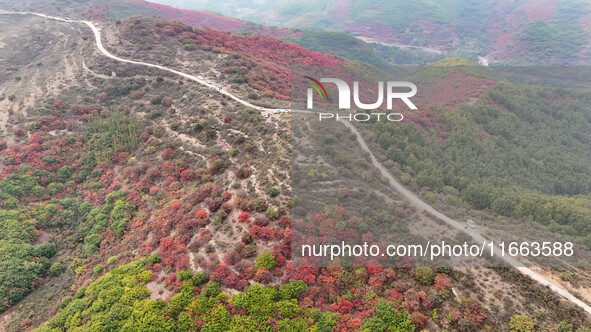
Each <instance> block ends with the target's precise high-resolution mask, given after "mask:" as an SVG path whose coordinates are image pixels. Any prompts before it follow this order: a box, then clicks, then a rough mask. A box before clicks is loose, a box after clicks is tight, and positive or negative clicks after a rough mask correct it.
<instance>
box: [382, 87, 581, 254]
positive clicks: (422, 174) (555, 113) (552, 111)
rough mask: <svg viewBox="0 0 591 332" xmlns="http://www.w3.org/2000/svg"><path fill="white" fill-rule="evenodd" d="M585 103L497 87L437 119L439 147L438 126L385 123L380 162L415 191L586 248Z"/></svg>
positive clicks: (572, 96) (576, 97)
mask: <svg viewBox="0 0 591 332" xmlns="http://www.w3.org/2000/svg"><path fill="white" fill-rule="evenodd" d="M589 103H591V100H590V99H589V96H588V94H587V93H584V92H576V91H566V90H548V89H542V88H528V87H517V86H514V85H509V84H501V85H499V86H497V87H495V88H494V89H493V90H491V91H490V92H489V93H488V94H487V97H486V98H484V99H483V100H481V101H480V102H478V103H476V104H475V105H471V106H462V107H460V108H459V109H457V110H455V111H453V112H447V113H441V114H440V116H439V117H438V120H437V122H438V123H440V124H442V125H444V126H443V127H441V126H440V127H438V128H447V130H446V132H444V133H443V137H444V138H443V139H441V136H438V135H441V134H442V133H441V132H440V133H436V130H435V128H436V127H437V126H435V124H433V127H431V128H429V127H422V128H421V130H419V129H418V126H415V125H412V124H409V125H403V126H398V125H390V124H386V123H383V122H382V123H375V124H374V125H373V131H374V132H375V134H376V142H377V146H378V147H379V148H381V149H382V153H383V154H384V156H385V158H387V159H388V160H390V161H391V162H394V163H395V164H398V165H400V166H402V169H403V170H404V171H405V172H407V173H408V174H410V175H411V176H412V180H411V181H412V182H413V183H415V184H417V185H418V186H420V187H428V188H431V189H433V190H436V191H439V192H442V193H445V194H452V195H453V194H454V193H459V195H460V196H461V197H462V198H463V199H464V200H465V201H466V202H468V203H470V204H471V205H472V206H474V207H476V208H478V209H485V208H489V209H491V210H492V211H494V212H495V213H498V214H502V215H507V216H514V217H518V218H533V219H534V220H536V221H539V222H541V223H543V224H545V225H549V226H551V227H552V228H553V229H554V230H555V231H559V232H563V233H565V234H568V235H570V236H576V237H578V238H579V241H581V243H583V244H585V245H586V246H588V247H590V248H591V242H590V240H591V237H590V236H589V234H591V228H590V226H589V225H591V223H590V220H591V219H590V218H591V209H590V207H591V200H589V198H588V194H589V192H590V190H591V175H590V174H591V166H590V165H591V163H590V160H591V156H590V155H589V146H590V145H591V135H590V134H589V133H591V130H590V129H591V113H590V112H589V109H588V107H586V106H585V105H588V104H589ZM425 132H427V133H429V134H426V133H425ZM403 180H404V179H403ZM406 181H409V179H406ZM568 196H573V197H571V198H569V197H568Z"/></svg>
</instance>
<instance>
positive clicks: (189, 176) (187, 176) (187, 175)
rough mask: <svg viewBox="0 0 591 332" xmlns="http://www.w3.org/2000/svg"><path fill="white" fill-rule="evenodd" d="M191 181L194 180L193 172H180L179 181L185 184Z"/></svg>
mask: <svg viewBox="0 0 591 332" xmlns="http://www.w3.org/2000/svg"><path fill="white" fill-rule="evenodd" d="M192 180H195V172H193V171H192V170H190V169H186V170H184V171H182V172H181V181H183V182H187V181H192Z"/></svg>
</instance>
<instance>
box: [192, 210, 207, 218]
mask: <svg viewBox="0 0 591 332" xmlns="http://www.w3.org/2000/svg"><path fill="white" fill-rule="evenodd" d="M195 218H197V219H199V220H203V219H205V218H207V211H205V210H203V209H201V210H199V211H197V213H195Z"/></svg>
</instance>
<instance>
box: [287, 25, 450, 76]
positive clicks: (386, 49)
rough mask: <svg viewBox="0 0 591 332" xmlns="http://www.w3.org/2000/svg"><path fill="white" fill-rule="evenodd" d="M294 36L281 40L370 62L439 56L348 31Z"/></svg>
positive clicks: (425, 59)
mask: <svg viewBox="0 0 591 332" xmlns="http://www.w3.org/2000/svg"><path fill="white" fill-rule="evenodd" d="M300 32H301V33H300V35H298V36H293V35H291V36H287V37H285V38H283V40H285V41H288V42H290V43H294V44H297V45H300V46H302V47H304V48H306V49H308V50H312V51H315V52H320V53H326V54H334V55H338V56H341V57H344V58H347V59H351V60H357V61H360V62H364V63H367V64H370V65H373V66H378V67H383V66H387V65H409V64H414V65H424V64H426V63H429V62H433V61H436V60H438V59H440V56H438V55H433V54H428V53H424V52H421V51H418V50H416V51H410V50H402V49H400V48H398V47H393V46H383V45H379V44H369V43H366V42H364V41H361V40H359V39H357V38H355V37H353V36H351V35H348V34H345V33H343V32H336V31H316V30H302V31H300Z"/></svg>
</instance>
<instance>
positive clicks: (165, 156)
mask: <svg viewBox="0 0 591 332" xmlns="http://www.w3.org/2000/svg"><path fill="white" fill-rule="evenodd" d="M160 157H161V158H162V160H170V159H172V157H174V150H173V149H171V148H167V149H165V150H164V151H162V154H161V155H160Z"/></svg>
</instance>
